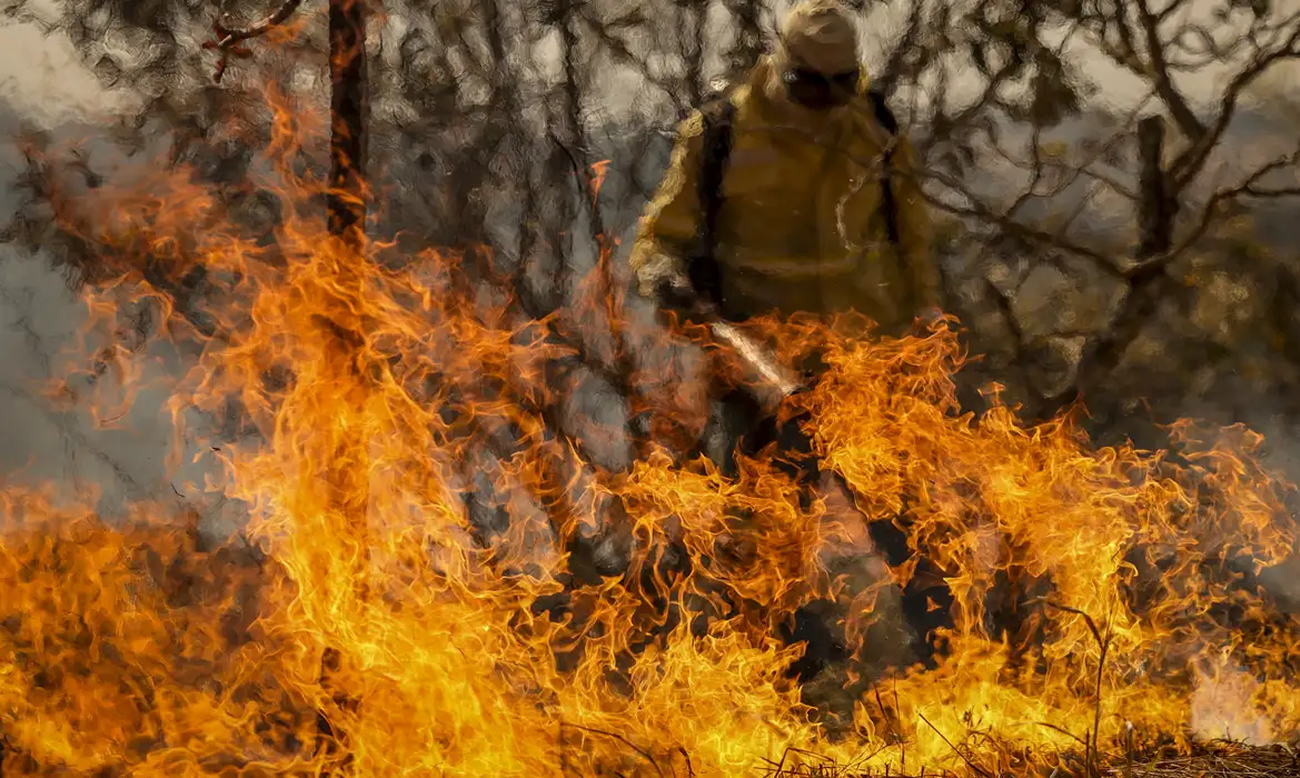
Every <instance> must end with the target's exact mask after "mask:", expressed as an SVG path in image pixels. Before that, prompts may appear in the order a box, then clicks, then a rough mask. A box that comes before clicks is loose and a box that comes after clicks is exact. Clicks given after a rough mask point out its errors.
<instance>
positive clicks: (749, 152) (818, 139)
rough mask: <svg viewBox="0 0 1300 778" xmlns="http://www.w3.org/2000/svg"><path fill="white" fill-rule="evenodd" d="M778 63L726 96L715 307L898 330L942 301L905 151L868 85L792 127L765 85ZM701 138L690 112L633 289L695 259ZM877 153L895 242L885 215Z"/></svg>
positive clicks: (651, 215) (639, 254)
mask: <svg viewBox="0 0 1300 778" xmlns="http://www.w3.org/2000/svg"><path fill="white" fill-rule="evenodd" d="M774 67H775V66H774V64H773V63H772V61H771V60H770V59H764V60H763V61H762V62H760V64H759V65H758V66H756V67H755V68H754V69H753V71H751V74H750V77H749V78H748V79H747V80H746V82H744V83H742V84H741V85H739V86H738V87H737V88H736V89H734V90H733V91H732V92H731V93H730V96H729V98H728V99H730V100H731V102H732V105H733V106H734V110H733V112H732V131H731V146H730V151H729V159H728V161H727V164H726V166H725V168H724V175H723V178H722V181H721V186H720V195H721V198H720V206H719V210H718V212H717V216H716V222H715V226H714V236H713V243H714V252H713V253H714V259H715V260H716V264H717V267H718V269H719V271H720V278H719V279H718V280H719V285H720V291H721V294H722V298H723V301H724V306H723V309H724V312H725V313H726V314H727V315H728V316H729V317H730V318H737V319H743V318H747V317H750V316H755V315H761V314H765V313H771V312H779V313H782V314H791V313H795V312H808V313H815V314H834V313H840V312H847V311H850V310H853V311H856V312H858V313H860V314H863V315H865V316H867V317H869V318H870V319H872V320H873V321H875V322H876V323H877V324H878V325H880V327H881V329H882V331H886V332H890V331H898V330H900V329H902V328H905V327H906V326H907V325H910V324H911V323H912V321H913V317H914V316H915V315H916V314H917V313H918V312H919V311H921V310H922V309H924V308H926V307H930V306H938V305H939V277H938V272H937V269H936V266H935V263H934V261H933V259H932V257H931V255H930V244H929V239H928V238H929V222H928V214H927V213H926V208H925V205H924V202H923V200H922V199H921V196H920V193H919V188H918V184H919V182H918V180H917V177H916V176H915V174H914V172H913V170H914V168H913V164H914V159H913V152H912V149H911V146H910V144H909V143H908V142H907V140H906V138H904V137H901V136H895V135H893V134H892V133H890V132H889V131H888V129H887V128H885V127H883V126H881V123H880V121H879V120H878V119H877V117H876V113H875V111H874V110H873V108H872V106H871V104H870V100H869V97H868V92H867V85H866V83H865V79H864V80H863V82H862V83H860V84H859V89H858V96H857V97H856V98H855V99H854V100H853V101H852V102H850V104H849V105H847V106H845V107H842V108H839V109H836V110H835V111H834V112H833V113H832V114H831V115H830V116H828V117H826V120H825V121H823V122H821V123H820V124H819V125H818V126H817V127H816V129H815V131H810V130H808V129H806V128H801V127H800V126H797V125H796V124H793V123H792V122H791V120H790V119H789V118H788V115H787V114H784V113H782V111H781V106H779V105H777V104H775V103H774V101H773V100H772V98H771V97H770V96H769V92H768V90H766V89H765V86H764V85H765V84H766V83H768V80H769V79H771V78H772V76H773V73H774ZM703 136H704V119H703V116H702V114H701V113H700V112H699V111H695V112H694V113H693V114H692V115H691V116H690V117H689V118H687V119H686V120H685V121H684V122H682V123H681V125H680V126H679V127H678V131H677V136H676V142H675V145H674V148H673V152H672V157H671V160H670V163H669V168H668V171H667V173H666V174H665V176H664V179H663V182H662V183H661V185H660V187H659V190H658V191H657V193H656V194H655V196H654V197H653V199H652V200H651V202H650V204H649V206H648V207H647V209H646V212H645V214H644V216H643V217H642V219H641V222H640V224H639V228H638V233H637V237H636V241H635V243H634V244H633V247H632V251H631V256H630V264H631V267H632V270H633V273H634V274H635V275H636V276H637V278H638V280H639V281H642V282H644V281H645V280H646V277H647V276H649V275H651V274H654V273H656V272H662V270H663V267H662V264H663V262H664V261H665V258H667V259H669V260H670V261H672V262H673V263H675V264H676V266H677V268H678V269H681V270H684V269H685V265H686V263H688V262H689V261H690V258H691V257H692V256H694V255H695V253H697V252H698V250H699V243H700V234H701V228H702V220H703V209H702V203H701V202H700V186H699V179H698V177H699V176H700V174H701V170H702V169H703V168H704V162H703V151H704V150H703V140H702V139H703ZM891 144H892V146H891ZM887 149H890V150H891V153H890V154H889V157H890V164H889V165H888V166H887V167H888V170H889V171H890V172H889V174H888V175H889V176H890V179H889V181H890V187H889V189H890V190H892V191H891V193H892V197H893V200H894V212H895V214H896V219H895V222H896V229H897V236H896V237H897V244H896V245H895V244H892V243H891V241H890V235H889V228H888V226H887V224H886V216H885V209H884V208H883V207H882V206H883V202H882V199H883V194H884V187H882V175H883V174H884V170H885V169H886V168H885V166H882V164H881V163H882V157H883V156H884V152H885V151H886V150H887ZM642 287H643V289H644V288H645V284H644V283H643V284H642Z"/></svg>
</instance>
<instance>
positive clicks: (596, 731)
mask: <svg viewBox="0 0 1300 778" xmlns="http://www.w3.org/2000/svg"><path fill="white" fill-rule="evenodd" d="M560 726H561V727H572V728H573V729H577V730H581V731H583V732H589V733H591V734H593V735H604V736H605V737H608V738H613V739H615V740H617V741H619V742H620V743H622V744H623V745H625V746H627V747H628V748H630V749H632V750H633V751H635V752H636V753H637V754H638V755H639V756H640V757H641V758H642V759H645V760H646V761H647V762H649V763H650V766H651V767H653V768H654V769H655V772H656V773H658V774H659V777H660V778H663V775H664V771H663V770H662V769H661V768H660V767H659V763H658V762H656V761H655V758H654V757H653V756H651V755H650V753H649V752H648V751H646V750H645V749H643V748H641V747H640V746H638V745H637V744H635V743H633V742H632V741H631V740H628V739H627V738H625V737H623V736H622V735H620V734H618V733H616V732H606V731H605V730H603V729H596V728H594V727H584V726H582V725H581V724H571V723H569V722H567V721H563V722H561V723H560ZM688 758H689V757H688Z"/></svg>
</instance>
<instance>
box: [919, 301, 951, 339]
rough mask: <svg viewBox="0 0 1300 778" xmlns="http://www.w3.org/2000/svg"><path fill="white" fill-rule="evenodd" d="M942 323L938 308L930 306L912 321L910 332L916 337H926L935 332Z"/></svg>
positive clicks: (941, 313)
mask: <svg viewBox="0 0 1300 778" xmlns="http://www.w3.org/2000/svg"><path fill="white" fill-rule="evenodd" d="M942 321H943V311H942V310H940V309H939V306H937V305H932V306H929V307H927V308H924V309H922V310H921V312H920V313H918V314H917V315H916V318H915V319H914V320H913V321H912V332H913V333H914V334H916V335H927V334H929V333H931V332H933V331H934V330H935V328H936V327H938V325H939V324H940V323H941V322H942Z"/></svg>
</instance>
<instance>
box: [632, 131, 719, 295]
mask: <svg viewBox="0 0 1300 778" xmlns="http://www.w3.org/2000/svg"><path fill="white" fill-rule="evenodd" d="M703 136H704V123H703V119H702V117H701V115H700V113H699V112H698V111H696V112H694V113H692V114H691V116H690V117H689V118H687V119H686V120H684V121H683V122H682V123H681V124H680V125H679V126H678V128H677V135H676V139H675V141H674V144H673V151H672V157H671V159H670V160H669V163H668V170H667V172H666V173H665V174H664V177H663V181H662V182H660V184H659V188H658V190H657V191H656V192H655V194H654V197H653V198H651V200H650V203H649V204H648V205H647V206H646V210H645V213H644V214H643V215H642V217H641V220H640V222H639V224H638V225H637V234H636V239H635V242H634V243H633V244H632V251H631V253H630V256H629V259H628V264H629V265H630V266H631V269H632V275H633V278H634V279H635V281H636V283H637V286H638V289H639V291H640V292H641V294H645V295H648V294H651V290H652V289H653V287H654V285H655V283H656V282H657V281H658V280H659V279H661V278H663V277H664V276H665V275H666V274H667V273H668V272H669V271H677V272H685V263H686V259H685V258H686V255H687V253H688V252H689V251H690V248H691V246H692V245H693V244H694V242H695V240H696V239H697V235H698V227H699V220H700V201H699V191H698V182H697V179H698V177H699V169H700V164H701V162H700V160H701V156H702V154H703Z"/></svg>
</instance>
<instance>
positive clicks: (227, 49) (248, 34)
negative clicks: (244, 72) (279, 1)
mask: <svg viewBox="0 0 1300 778" xmlns="http://www.w3.org/2000/svg"><path fill="white" fill-rule="evenodd" d="M300 5H302V0H285V2H284V5H281V6H280V7H279V8H277V9H276V10H275V11H274V12H273V13H272V14H271V15H270V16H267V17H266V18H264V19H262V20H261V21H260V22H257V23H256V24H253V25H252V26H250V27H230V26H228V24H227V23H228V22H229V20H230V15H229V14H222V17H221V18H219V19H217V21H216V22H214V23H213V25H212V31H213V32H214V33H216V36H217V39H216V40H211V41H204V43H203V48H205V49H208V50H209V51H212V50H215V51H220V52H221V57H220V59H218V60H217V70H216V73H214V74H213V76H212V78H213V80H214V81H216V82H218V83H220V82H221V77H222V76H224V75H225V74H226V67H227V66H228V65H229V64H230V58H231V57H232V56H234V57H239V58H240V59H247V58H248V57H251V56H253V52H252V51H251V50H250V49H248V48H246V47H244V46H240V45H238V44H239V43H240V42H241V41H246V40H251V39H252V38H257V37H260V36H262V35H265V34H266V33H268V32H270V31H271V30H272V29H274V28H275V27H279V26H280V25H282V24H284V23H285V22H287V21H288V20H289V17H290V16H293V14H294V12H295V11H297V10H298V6H300Z"/></svg>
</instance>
